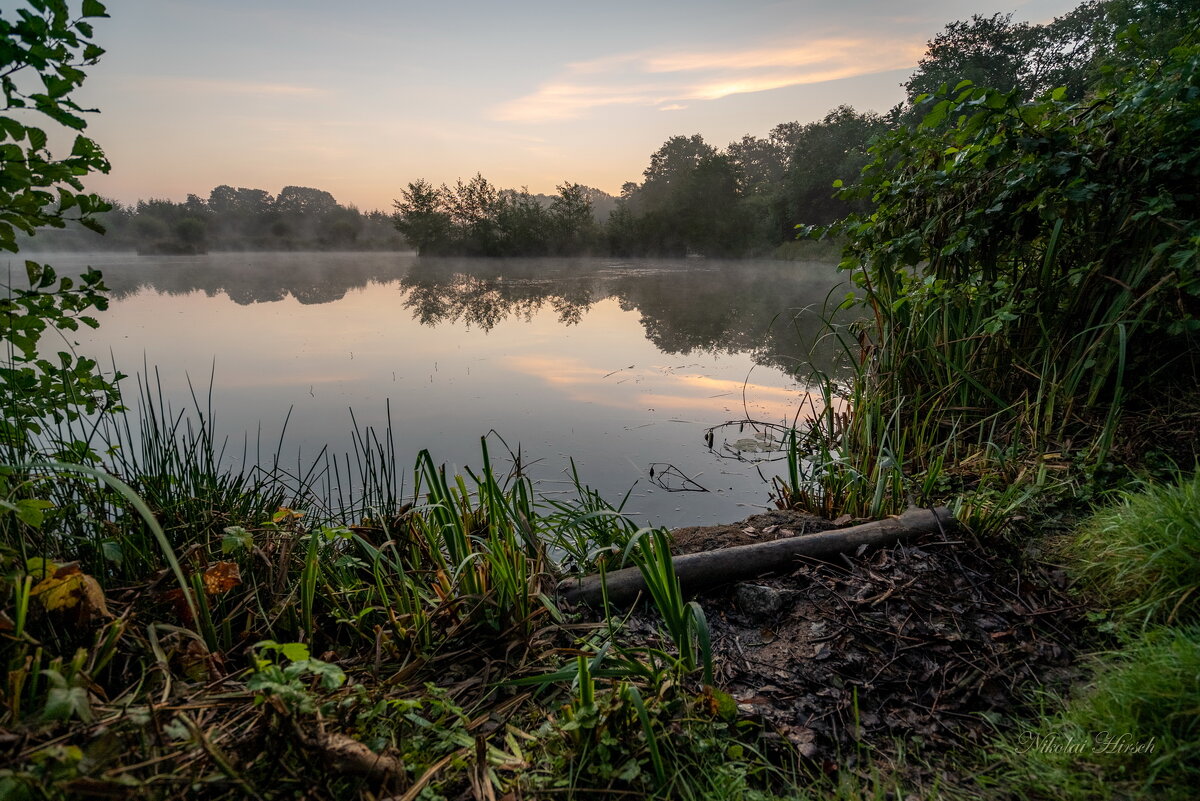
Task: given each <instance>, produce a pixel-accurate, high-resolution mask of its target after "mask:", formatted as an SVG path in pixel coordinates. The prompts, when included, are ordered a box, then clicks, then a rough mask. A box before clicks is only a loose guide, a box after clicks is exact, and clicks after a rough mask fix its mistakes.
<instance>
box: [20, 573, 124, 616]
mask: <svg viewBox="0 0 1200 801" xmlns="http://www.w3.org/2000/svg"><path fill="white" fill-rule="evenodd" d="M30 595H32V596H33V597H35V598H37V599H38V601H39V602H41V604H42V606H43V607H44V608H45V609H46V611H47V612H64V611H66V610H69V609H74V610H76V612H77V617H78V620H79V622H80V623H86V622H87V621H88V620H90V619H91V618H92V616H93V615H103V616H104V617H112V615H110V614H109V611H108V605H107V604H106V603H105V600H104V590H102V589H100V584H99V582H97V581H96V579H94V578H92V577H91V576H89V575H87V574H86V573H84V572H83V571H81V570H80V569H79V565H77V564H75V563H74V562H72V563H70V564H66V565H62V566H60V567H59V568H58V569H57V570H56V571H55V572H54V575H52V576H47V577H46V578H44V579H42V580H41V581H39V582H38V583H37V584H35V585H34V586H33V590H32V591H31V592H30Z"/></svg>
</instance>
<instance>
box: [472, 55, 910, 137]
mask: <svg viewBox="0 0 1200 801" xmlns="http://www.w3.org/2000/svg"><path fill="white" fill-rule="evenodd" d="M925 47H926V45H925V42H924V41H913V42H896V41H894V40H891V39H886V38H882V37H881V38H877V39H868V38H865V37H829V38H824V39H814V40H812V41H810V42H808V43H807V44H804V45H801V46H797V45H795V44H787V45H773V44H764V45H761V46H757V47H750V48H742V49H738V50H728V49H725V50H709V51H683V52H678V53H672V54H666V55H661V54H657V53H655V54H651V53H626V54H617V55H613V56H606V57H604V58H599V59H592V60H590V61H581V62H575V63H573V64H568V65H567V68H566V73H565V75H563V76H560V77H558V78H556V79H554V80H551V81H549V82H547V83H545V84H543V85H542V86H541V87H539V88H538V90H537V91H536V92H533V93H532V94H529V95H526V96H525V97H520V98H517V99H515V100H512V101H510V102H508V103H504V104H502V105H500V106H498V107H497V108H496V109H495V110H494V111H493V116H494V117H495V118H496V119H499V120H505V121H510V122H545V121H550V120H563V119H572V118H576V117H581V116H584V115H585V114H587V113H588V112H589V111H592V110H594V109H598V108H604V107H608V106H617V105H627V106H658V107H659V108H660V110H663V111H668V110H672V111H673V110H679V109H682V108H685V106H684V105H683V102H684V101H695V100H717V99H720V98H723V97H729V96H731V95H738V94H750V93H754V92H764V91H768V90H771V89H782V88H785V87H788V86H800V85H803V84H811V83H823V82H826V81H835V80H840V79H843V78H852V77H855V76H858V75H869V74H871V73H876V72H883V71H886V70H893V69H902V68H905V67H911V66H913V65H914V64H916V63H917V61H918V60H919V59H920V57H921V54H922V53H923V52H924V51H925Z"/></svg>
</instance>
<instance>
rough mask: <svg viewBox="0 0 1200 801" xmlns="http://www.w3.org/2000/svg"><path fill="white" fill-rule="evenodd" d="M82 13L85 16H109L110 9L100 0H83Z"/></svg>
mask: <svg viewBox="0 0 1200 801" xmlns="http://www.w3.org/2000/svg"><path fill="white" fill-rule="evenodd" d="M80 13H81V14H82V15H83V16H85V17H107V16H108V9H106V8H105V7H104V4H103V3H101V2H100V0H83V9H82V11H81V12H80Z"/></svg>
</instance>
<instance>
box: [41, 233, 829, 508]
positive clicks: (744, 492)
mask: <svg viewBox="0 0 1200 801" xmlns="http://www.w3.org/2000/svg"><path fill="white" fill-rule="evenodd" d="M54 263H55V264H56V265H59V266H60V267H61V268H63V269H64V271H66V270H70V269H72V268H73V267H74V268H78V269H82V268H83V267H84V266H85V265H92V266H95V267H98V268H100V269H101V270H102V271H103V272H104V275H105V281H106V284H107V285H108V286H109V288H110V289H111V296H112V299H113V300H112V306H111V308H110V310H109V311H108V312H106V313H105V314H104V315H103V316H102V318H101V326H100V328H99V329H98V330H96V331H87V332H81V333H80V336H81V337H82V338H81V340H80V342H81V344H80V347H79V348H78V350H79V352H80V353H81V354H84V355H89V356H93V357H95V358H97V359H98V360H99V361H100V362H101V363H102V364H107V363H109V361H110V357H109V353H110V351H111V354H112V359H115V362H116V364H117V366H118V367H119V368H120V369H121V370H123V371H124V372H126V373H130V374H133V373H135V372H139V371H140V370H141V368H142V365H143V363H145V364H149V365H152V366H155V367H157V377H158V379H159V380H161V382H162V386H163V392H164V397H165V398H166V400H167V402H168V404H169V405H170V407H171V409H172V410H173V411H174V412H175V413H179V412H180V411H182V410H184V409H190V408H191V407H192V406H193V405H194V404H193V400H192V389H194V390H195V393H196V397H197V398H199V399H200V403H201V405H202V406H203V405H206V404H207V403H208V395H209V393H210V388H209V383H210V375H211V376H213V378H212V382H211V383H212V387H211V398H212V407H213V408H212V411H213V414H214V417H215V422H216V428H217V432H218V434H219V435H220V436H222V437H228V446H227V448H226V460H227V461H230V462H231V464H233V465H240V462H241V458H242V452H243V444H244V443H248V446H247V450H248V458H249V460H250V462H251V463H253V462H254V461H255V459H256V458H257V459H258V460H259V461H260V462H261V463H264V464H269V463H270V461H271V459H273V457H274V454H275V451H276V448H277V447H278V446H279V438H280V435H281V433H283V442H282V447H281V451H280V452H281V454H282V456H281V462H282V464H283V466H285V467H288V468H290V469H296V470H298V471H300V472H303V471H305V470H306V469H307V468H308V466H309V465H311V464H312V462H313V460H314V459H316V457H317V456H318V454H319V452H320V451H321V449H322V448H323V447H325V446H328V448H329V453H330V454H334V455H338V456H339V458H341V459H344V458H345V457H344V455H345V454H346V453H347V452H349V451H351V449H352V442H351V433H352V418H351V410H353V419H354V420H355V421H357V423H358V425H359V427H360V429H365V428H367V427H372V428H375V429H376V430H377V431H382V430H383V429H384V428H386V426H387V416H388V411H389V409H390V417H391V428H392V433H393V436H394V439H395V446H396V453H397V462H398V467H399V468H400V470H401V471H402V475H403V476H404V477H405V482H406V483H405V486H404V492H405V494H406V495H407V494H408V493H410V492H411V475H410V472H411V471H410V468H411V464H412V462H413V460H414V459H415V457H416V454H417V453H418V452H419V451H420V450H421V449H423V448H428V449H429V450H430V451H431V452H432V455H433V457H434V459H435V460H436V461H438V462H445V463H447V465H448V467H449V468H450V469H451V470H453V469H456V468H457V469H461V468H463V467H464V466H471V467H478V465H479V462H480V444H479V438H480V437H481V436H483V435H486V434H488V433H489V432H495V434H497V435H499V437H502V438H503V442H504V443H507V445H508V447H509V448H511V449H512V450H514V451H515V450H517V449H518V448H519V449H520V451H521V455H522V464H523V466H524V467H525V468H526V469H527V470H528V471H529V473H530V474H531V475H532V476H533V477H534V478H535V479H536V481H537V483H538V489H539V491H540V492H541V493H542V494H544V495H546V496H547V497H550V498H554V497H556V493H560V492H568V491H571V489H572V488H571V485H570V481H569V470H570V459H572V458H573V459H574V462H575V465H576V466H577V468H578V470H579V474H580V477H581V479H582V480H583V481H584V482H585V483H587V484H589V485H590V486H592V487H593V488H594V489H597V490H599V491H600V493H601V494H602V496H603V497H605V498H606V499H608V500H609V501H610V502H612V503H617V502H619V501H620V499H621V498H622V497H623V496H624V495H625V493H626V492H627V491H630V490H631V488H632V492H631V494H630V498H629V502H628V504H627V505H626V511H627V512H630V513H632V514H633V515H635V516H636V519H637V520H639V522H642V523H647V524H650V523H652V524H655V525H687V524H694V523H698V522H702V521H704V522H711V521H714V520H735V519H740V518H743V517H745V516H746V515H747V514H749V513H752V512H753V511H756V510H758V509H762V508H766V507H768V506H769V505H770V499H769V493H768V490H769V486H768V484H767V480H768V479H769V478H770V477H771V476H772V475H775V474H778V473H779V472H780V470H781V469H782V467H783V463H781V462H770V461H758V460H761V459H764V455H763V454H756V453H753V452H746V453H744V456H745V457H746V459H745V460H739V459H737V458H735V456H736V454H735V452H734V451H735V450H737V449H738V448H742V449H744V448H745V447H746V445H745V444H743V445H741V446H737V445H736V444H735V443H736V442H737V441H739V440H741V441H742V442H743V443H744V442H745V439H746V438H747V437H753V432H752V431H746V432H740V431H738V429H737V428H736V427H730V428H729V429H722V430H721V431H719V432H718V433H717V437H716V439H715V442H714V445H715V448H713V449H710V448H709V447H708V446H707V444H706V442H705V432H706V430H707V429H709V428H710V427H713V426H718V425H720V424H722V423H725V422H727V421H732V420H741V419H744V418H750V419H754V420H759V421H764V422H768V423H785V422H788V421H791V420H792V419H794V418H795V416H796V415H797V413H798V411H799V410H800V407H801V405H802V403H803V400H804V398H805V397H806V394H805V388H804V386H803V384H802V378H803V375H802V374H801V375H797V371H801V370H804V369H805V368H802V367H801V365H803V364H804V363H805V361H806V360H807V359H808V357H809V348H810V347H811V346H813V344H814V343H816V342H818V340H819V339H820V335H821V332H822V328H821V322H820V318H819V314H818V312H819V309H820V307H821V305H822V304H823V302H824V301H825V299H826V297H827V295H828V294H829V292H830V290H831V289H832V288H833V287H834V286H836V284H837V283H838V281H839V277H838V275H837V272H836V270H835V268H834V267H833V266H832V265H829V264H820V263H815V262H778V261H773V262H772V261H742V262H737V263H726V262H718V261H709V260H699V259H676V260H670V259H636V260H619V259H612V258H607V259H601V258H597V259H506V260H502V261H496V260H490V261H489V260H474V259H431V258H419V257H416V256H413V255H411V254H395V253H382V254H368V253H323V254H295V253H219V254H211V255H207V256H192V257H163V256H152V257H150V256H134V255H131V254H102V255H93V256H82V255H69V256H68V255H56V256H55V257H54ZM806 308H807V309H808V311H802V310H804V309H806ZM829 350H830V349H829V348H828V343H826V356H825V357H824V359H825V364H828V356H829V355H831V354H830V353H829ZM151 380H152V381H153V380H154V378H153V377H152V378H151ZM189 380H190V382H191V388H192V389H189V385H188V382H189ZM135 386H136V384H135V382H134V379H133V378H130V379H126V389H125V391H126V396H127V399H131V398H132V397H133V393H134V388H135ZM127 402H130V401H128V400H127ZM289 409H290V410H291V413H290V418H288V410H289ZM285 419H287V427H286V432H284V431H283V429H284V422H285ZM726 431H728V434H726V433H725V432H726ZM726 439H727V440H728V446H727V447H723V444H724V443H725V440H726ZM490 448H491V450H492V453H493V458H496V455H497V454H502V453H504V448H503V445H502V444H501V443H500V442H499V441H496V440H495V439H493V441H492V444H491V445H490ZM500 461H501V462H502V463H507V458H505V459H502V460H500ZM655 464H657V465H659V468H658V470H659V474H658V475H657V476H656V477H655V478H657V480H658V482H660V483H661V482H662V477H661V470H662V466H663V465H672V466H674V467H675V468H677V469H678V471H680V472H681V473H682V474H684V475H686V476H687V477H689V478H691V479H693V480H694V481H695V482H696V485H698V486H699V487H702V488H704V489H706V490H708V491H707V492H700V491H690V492H668V491H667V490H666V489H665V488H664V486H660V485H659V484H657V483H656V482H655V478H652V477H651V476H650V473H649V468H650V466H651V465H655ZM342 476H343V480H345V479H344V476H345V471H342ZM329 481H330V482H331V484H332V483H333V479H332V477H330V478H329ZM666 486H670V485H669V484H667V485H666ZM342 489H343V491H346V490H348V489H350V488H349V487H342Z"/></svg>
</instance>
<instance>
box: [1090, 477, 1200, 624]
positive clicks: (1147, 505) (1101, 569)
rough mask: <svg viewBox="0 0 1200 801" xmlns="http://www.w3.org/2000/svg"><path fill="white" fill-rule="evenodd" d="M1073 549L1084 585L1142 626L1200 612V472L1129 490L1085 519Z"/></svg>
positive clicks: (1188, 619)
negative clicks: (1168, 483)
mask: <svg viewBox="0 0 1200 801" xmlns="http://www.w3.org/2000/svg"><path fill="white" fill-rule="evenodd" d="M1068 552H1069V554H1070V556H1071V557H1072V560H1073V563H1074V571H1075V572H1076V574H1077V575H1078V577H1079V578H1080V580H1081V581H1082V583H1083V585H1084V587H1085V588H1087V589H1088V590H1089V591H1091V592H1092V593H1094V594H1095V595H1096V596H1097V597H1098V598H1099V599H1100V600H1101V601H1102V602H1103V604H1104V605H1105V606H1109V607H1112V609H1113V610H1114V612H1115V614H1116V615H1117V616H1118V617H1119V618H1121V619H1122V620H1124V621H1128V622H1129V623H1136V624H1138V625H1141V626H1148V625H1152V624H1158V623H1164V624H1172V623H1180V624H1188V623H1195V622H1197V620H1198V619H1200V475H1196V476H1193V477H1192V478H1190V479H1187V480H1184V481H1182V482H1180V483H1178V484H1176V485H1173V486H1154V485H1150V486H1147V487H1145V488H1144V489H1142V490H1141V491H1139V492H1127V493H1124V494H1123V496H1122V498H1121V501H1120V502H1119V503H1118V504H1116V505H1114V506H1111V507H1109V508H1106V509H1103V510H1101V511H1099V512H1096V513H1095V514H1094V515H1093V516H1092V517H1091V518H1090V519H1088V520H1087V521H1085V522H1084V524H1083V525H1082V526H1081V527H1080V529H1079V530H1078V532H1077V534H1076V535H1075V537H1074V539H1073V540H1072V541H1071V543H1070V545H1069V547H1068Z"/></svg>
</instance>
